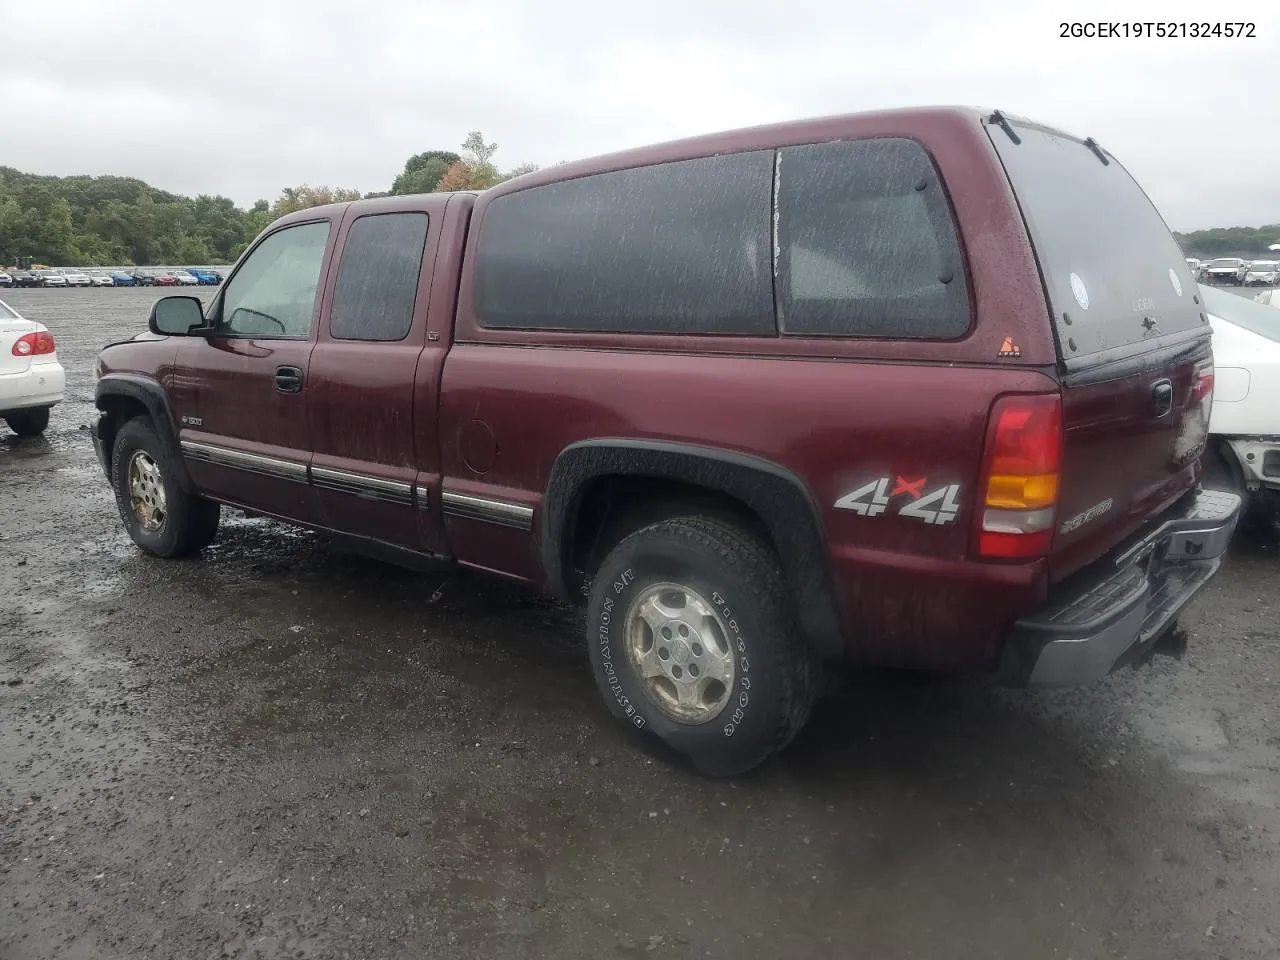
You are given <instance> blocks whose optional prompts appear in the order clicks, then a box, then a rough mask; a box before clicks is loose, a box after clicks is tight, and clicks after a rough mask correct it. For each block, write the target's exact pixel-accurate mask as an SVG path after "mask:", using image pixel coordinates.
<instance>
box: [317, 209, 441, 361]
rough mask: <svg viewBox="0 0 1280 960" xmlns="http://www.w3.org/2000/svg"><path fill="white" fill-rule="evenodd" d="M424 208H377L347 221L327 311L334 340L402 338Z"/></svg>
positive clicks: (409, 314) (414, 288) (423, 237)
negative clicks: (392, 210)
mask: <svg viewBox="0 0 1280 960" xmlns="http://www.w3.org/2000/svg"><path fill="white" fill-rule="evenodd" d="M426 243H427V215H426V214H425V213H382V214H377V215H374V216H368V217H361V218H360V219H358V220H356V221H355V222H354V223H352V224H351V229H350V230H349V231H348V232H347V241H346V243H345V244H344V245H343V247H342V260H341V262H340V263H339V264H338V281H337V284H336V286H335V287H334V291H333V306H332V307H331V308H330V310H329V332H330V333H331V334H332V335H333V338H334V339H335V340H403V339H404V338H405V337H406V336H407V335H408V333H409V327H410V326H412V324H413V304H414V300H415V299H416V297H417V293H418V274H419V273H420V272H421V269H422V251H423V248H424V247H425V246H426Z"/></svg>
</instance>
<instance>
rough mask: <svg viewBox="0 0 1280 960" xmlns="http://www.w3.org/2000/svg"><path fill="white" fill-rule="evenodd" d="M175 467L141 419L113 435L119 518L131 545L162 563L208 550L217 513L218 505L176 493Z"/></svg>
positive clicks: (147, 422)
mask: <svg viewBox="0 0 1280 960" xmlns="http://www.w3.org/2000/svg"><path fill="white" fill-rule="evenodd" d="M176 466H177V465H176V464H174V463H173V462H172V458H171V457H170V456H169V455H168V454H167V452H166V450H165V447H164V445H163V444H162V443H161V442H160V438H159V437H158V436H157V435H156V431H155V428H154V427H153V426H152V425H151V421H150V420H148V419H147V418H145V417H135V418H134V419H132V420H130V421H129V422H128V423H126V424H125V425H124V426H122V427H121V428H120V431H119V433H117V434H116V441H115V445H114V447H113V448H112V453H111V485H112V486H113V487H114V488H115V494H116V507H117V508H118V509H119V511H120V519H121V520H122V521H123V523H124V528H125V531H126V532H127V533H128V534H129V537H130V539H132V540H133V542H134V543H136V544H137V545H138V546H139V547H141V548H142V549H143V550H145V551H146V552H147V553H150V554H152V555H153V556H157V557H163V558H165V559H169V558H173V557H185V556H189V555H191V554H193V553H196V552H198V551H200V550H202V549H203V548H204V547H206V546H208V545H209V544H210V543H211V542H212V541H213V538H214V537H215V536H217V534H218V520H219V517H220V514H221V508H220V507H219V506H218V504H216V503H214V502H213V501H211V500H205V499H204V498H203V497H196V496H192V495H191V494H189V493H187V492H186V491H184V490H183V489H182V486H181V484H179V483H178V478H177V476H176V472H175V468H176Z"/></svg>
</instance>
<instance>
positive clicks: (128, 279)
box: [111, 270, 138, 287]
mask: <svg viewBox="0 0 1280 960" xmlns="http://www.w3.org/2000/svg"><path fill="white" fill-rule="evenodd" d="M111 285H112V286H114V287H135V286H137V285H138V281H137V278H135V277H134V275H133V274H131V273H125V272H124V271H123V270H117V271H116V272H115V273H113V274H111Z"/></svg>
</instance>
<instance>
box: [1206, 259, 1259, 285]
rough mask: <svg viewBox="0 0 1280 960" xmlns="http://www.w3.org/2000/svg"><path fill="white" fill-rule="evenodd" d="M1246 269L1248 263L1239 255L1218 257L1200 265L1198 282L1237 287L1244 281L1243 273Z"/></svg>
mask: <svg viewBox="0 0 1280 960" xmlns="http://www.w3.org/2000/svg"><path fill="white" fill-rule="evenodd" d="M1248 269H1249V264H1248V263H1246V262H1245V261H1244V260H1241V259H1240V258H1239V257H1220V258H1218V259H1217V260H1210V261H1208V262H1207V263H1205V264H1204V265H1203V266H1201V268H1200V282H1201V283H1217V284H1227V285H1229V286H1235V287H1238V286H1240V284H1242V283H1244V275H1245V273H1246V272H1247V271H1248Z"/></svg>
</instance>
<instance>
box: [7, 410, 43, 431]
mask: <svg viewBox="0 0 1280 960" xmlns="http://www.w3.org/2000/svg"><path fill="white" fill-rule="evenodd" d="M4 422H5V423H7V424H8V425H9V429H10V430H12V431H13V432H14V433H16V434H17V435H18V436H20V437H38V436H40V434H42V433H44V432H45V430H46V429H47V428H48V426H49V407H28V408H27V409H25V410H10V411H9V412H8V413H6V414H5V415H4Z"/></svg>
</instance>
